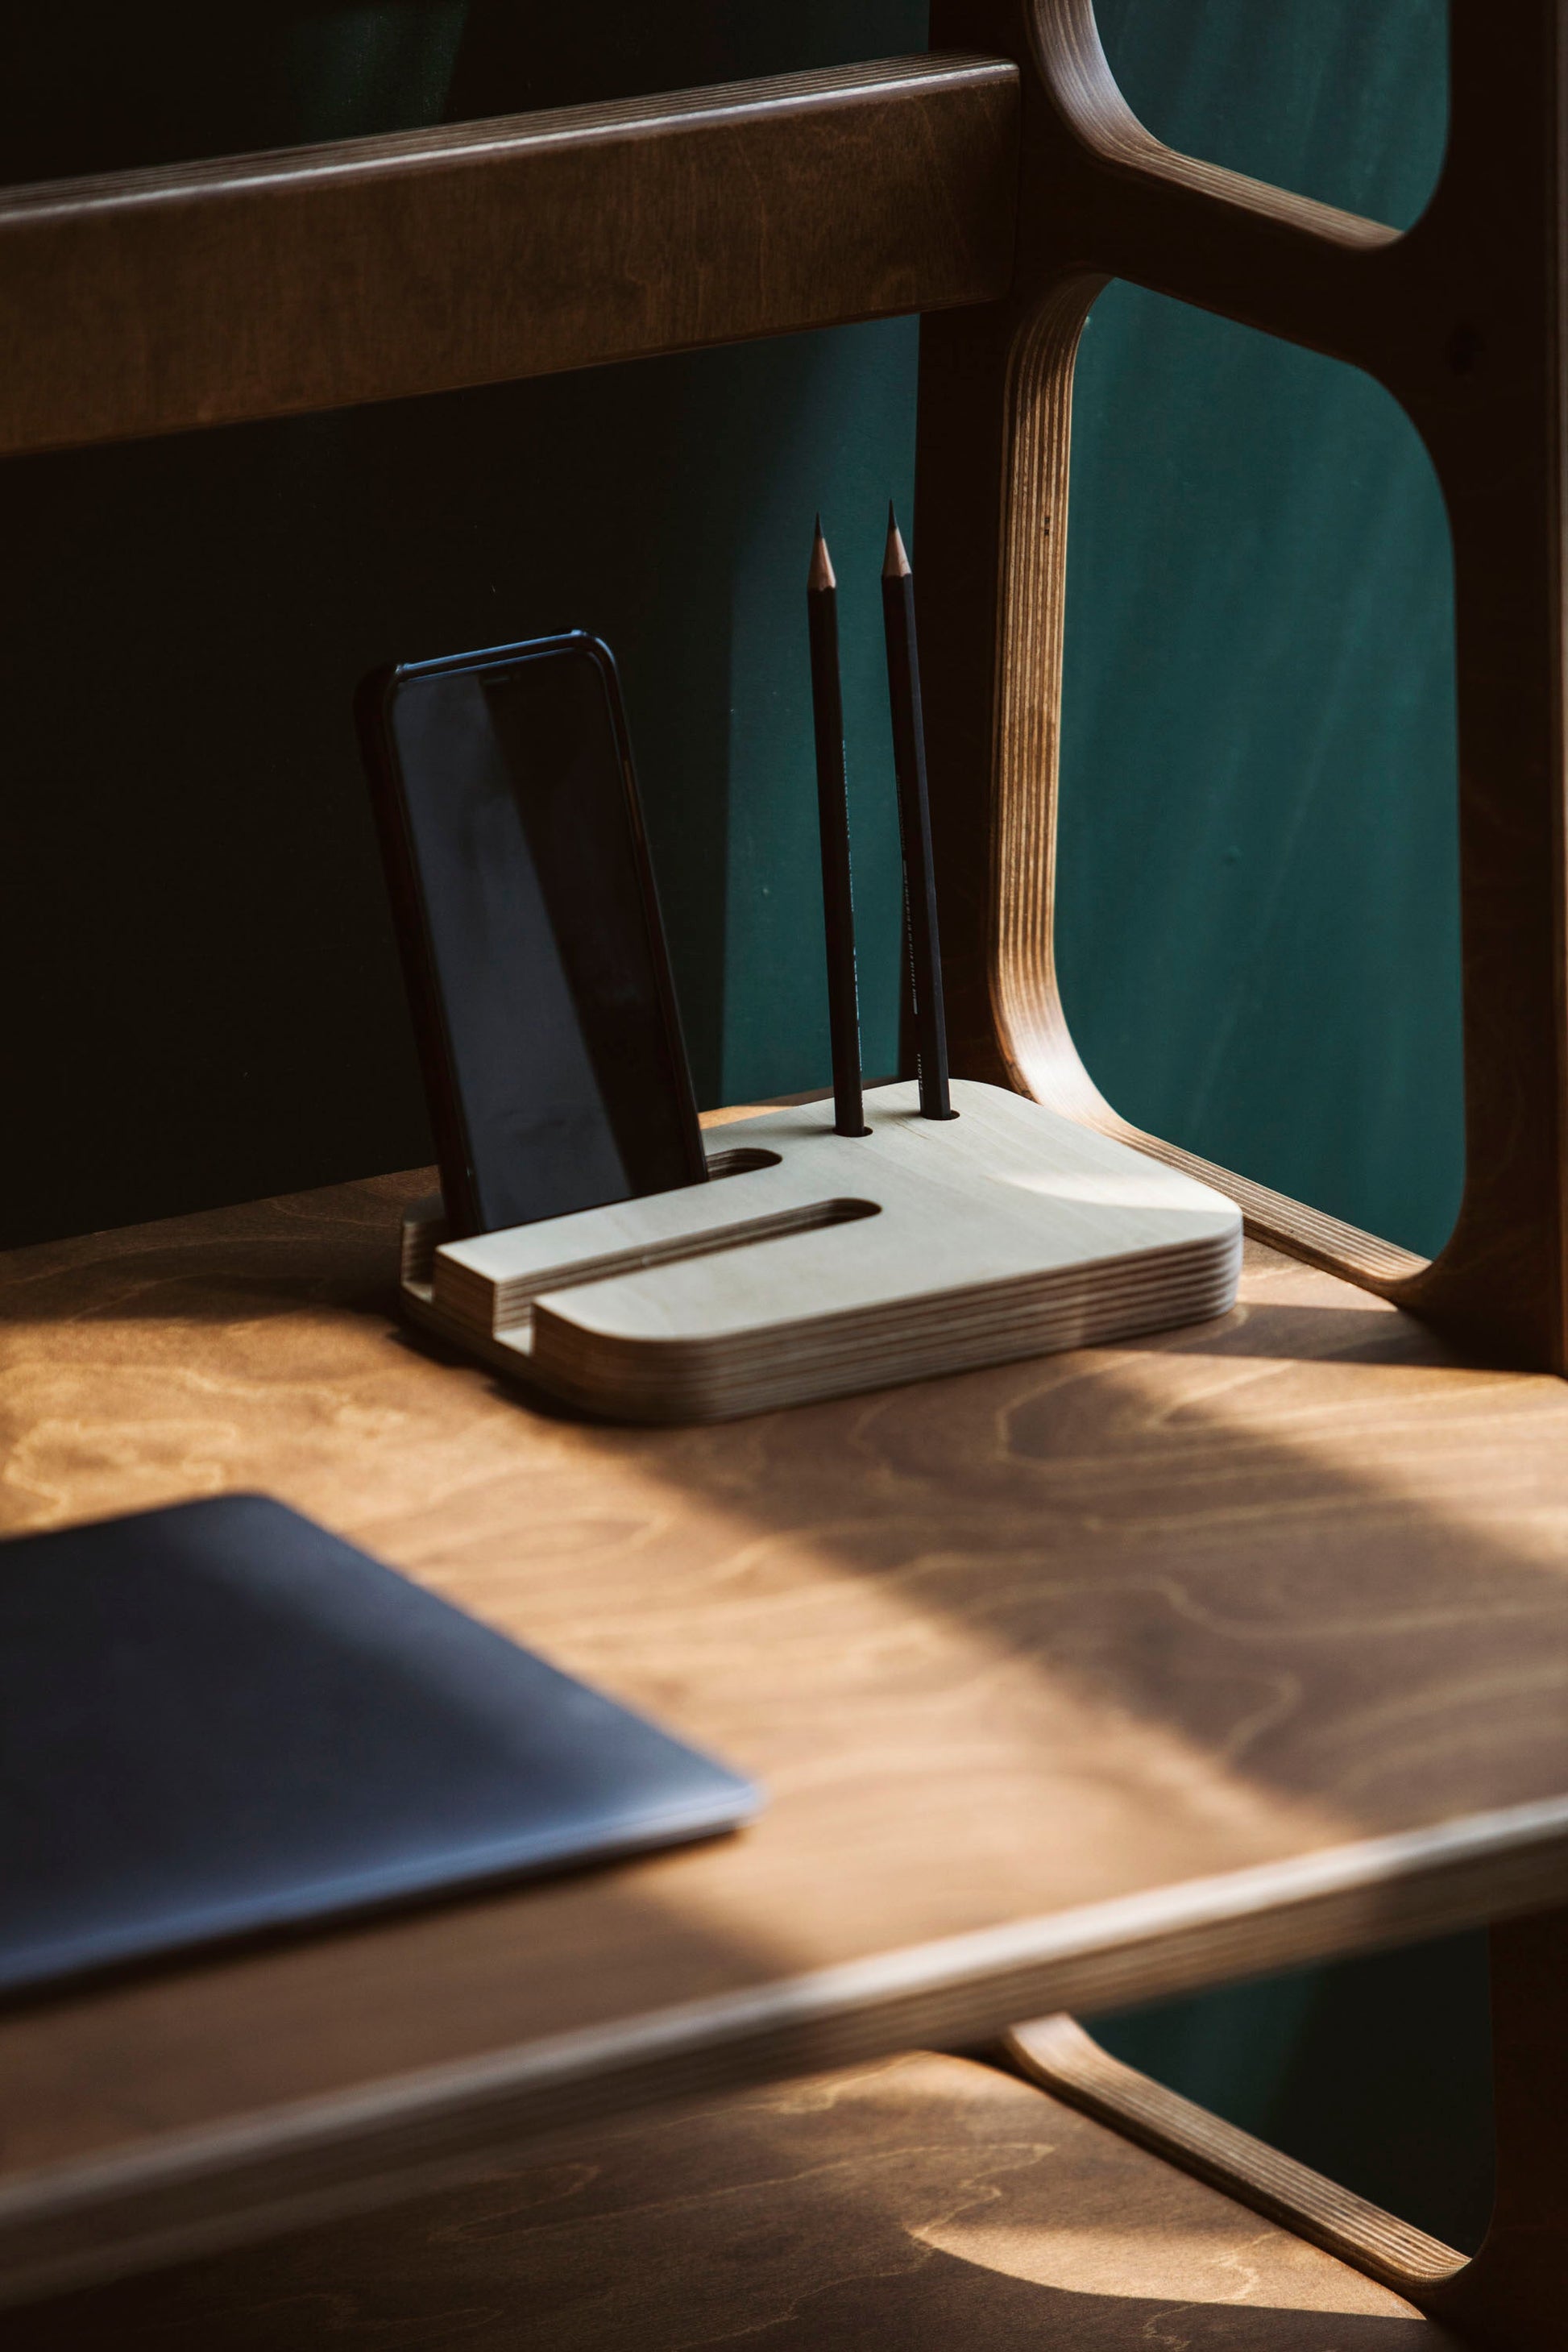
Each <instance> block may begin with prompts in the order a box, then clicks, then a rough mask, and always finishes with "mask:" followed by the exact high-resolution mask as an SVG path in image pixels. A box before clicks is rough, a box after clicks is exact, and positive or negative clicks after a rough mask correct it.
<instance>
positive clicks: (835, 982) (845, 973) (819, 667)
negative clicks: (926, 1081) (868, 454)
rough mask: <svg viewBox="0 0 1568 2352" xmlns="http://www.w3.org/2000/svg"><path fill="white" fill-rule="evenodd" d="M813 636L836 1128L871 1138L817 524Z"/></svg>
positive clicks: (826, 566) (840, 725)
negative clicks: (863, 1092)
mask: <svg viewBox="0 0 1568 2352" xmlns="http://www.w3.org/2000/svg"><path fill="white" fill-rule="evenodd" d="M805 610H806V617H807V620H808V623H809V625H810V633H811V708H812V717H813V719H814V721H815V723H816V813H817V823H818V825H819V828H820V831H821V835H822V911H823V917H824V921H825V924H826V933H827V1020H828V1031H829V1034H830V1036H831V1038H832V1043H833V1125H834V1130H835V1132H836V1133H837V1134H839V1135H869V1133H870V1132H871V1130H870V1129H869V1128H868V1126H867V1124H866V1110H865V1105H864V1103H863V1101H862V1099H861V1094H860V1011H859V1005H858V1002H857V998H856V989H855V906H854V900H853V898H852V897H851V895H850V887H849V802H848V796H847V792H846V789H845V782H844V704H843V698H842V696H841V694H840V692H839V685H838V589H837V581H836V580H835V579H834V576H833V565H832V563H831V562H830V561H829V559H828V553H827V541H826V540H825V539H824V538H823V536H822V520H821V518H820V516H819V517H818V519H817V524H816V540H815V541H814V543H813V546H812V551H811V571H810V573H809V575H808V577H807V580H806V584H805Z"/></svg>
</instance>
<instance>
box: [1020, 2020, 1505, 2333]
mask: <svg viewBox="0 0 1568 2352" xmlns="http://www.w3.org/2000/svg"><path fill="white" fill-rule="evenodd" d="M1005 2048H1006V2052H1007V2055H1008V2056H1009V2057H1010V2058H1011V2059H1012V2061H1013V2063H1014V2064H1015V2065H1016V2066H1017V2068H1018V2069H1019V2072H1020V2073H1021V2074H1024V2075H1026V2077H1027V2078H1028V2080H1029V2081H1031V2082H1036V2083H1042V2084H1045V2086H1046V2088H1047V2090H1049V2091H1053V2092H1055V2093H1056V2095H1057V2096H1058V2098H1063V2099H1067V2100H1068V2101H1069V2102H1070V2104H1071V2105H1074V2106H1075V2107H1081V2108H1082V2110H1083V2111H1084V2113H1085V2114H1086V2115H1090V2116H1096V2117H1098V2118H1099V2120H1100V2121H1101V2122H1102V2123H1106V2124H1109V2125H1110V2127H1111V2128H1112V2130H1115V2131H1120V2132H1123V2133H1125V2134H1126V2136H1127V2137H1128V2138H1130V2139H1132V2140H1135V2141H1136V2142H1137V2144H1138V2145H1139V2146H1140V2147H1146V2148H1148V2149H1150V2150H1151V2151H1152V2153H1153V2154H1155V2155H1158V2156H1162V2157H1164V2158H1167V2159H1169V2160H1170V2161H1172V2162H1173V2163H1175V2164H1177V2165H1179V2166H1181V2167H1182V2168H1183V2169H1184V2171H1187V2172H1191V2173H1194V2174H1195V2175H1196V2177H1197V2178H1198V2179H1200V2180H1206V2181H1207V2182H1208V2183H1209V2185H1210V2187H1211V2188H1216V2189H1224V2190H1226V2192H1227V2193H1228V2194H1229V2195H1230V2196H1232V2197H1236V2198H1238V2199H1239V2200H1241V2202H1242V2203H1243V2204H1245V2205H1249V2206H1251V2207H1252V2208H1253V2209H1254V2210H1256V2211H1258V2212H1260V2213H1264V2214H1266V2215H1267V2216H1268V2219H1269V2220H1270V2221H1278V2222H1279V2223H1280V2224H1281V2226H1282V2227H1283V2228H1285V2229H1288V2230H1290V2231H1293V2232H1294V2233H1295V2234H1296V2236H1298V2237H1300V2238H1305V2239H1306V2240H1307V2241H1308V2242H1310V2244H1312V2245H1315V2246H1321V2247H1322V2248H1323V2249H1324V2251H1325V2252H1329V2253H1331V2254H1333V2255H1335V2256H1336V2257H1337V2258H1338V2259H1339V2260H1340V2261H1342V2262H1348V2263H1351V2264H1352V2266H1353V2267H1354V2268H1355V2269H1357V2270H1360V2271H1364V2272H1365V2273H1367V2275H1368V2276H1369V2277H1371V2278H1374V2279H1376V2280H1377V2281H1378V2282H1379V2283H1380V2284H1382V2285H1384V2286H1386V2287H1389V2288H1391V2289H1392V2290H1393V2291H1394V2293H1395V2294H1402V2295H1408V2296H1411V2297H1413V2298H1415V2299H1416V2300H1419V2298H1420V2297H1421V2296H1422V2295H1423V2294H1428V2293H1430V2291H1431V2290H1432V2289H1433V2288H1434V2287H1435V2286H1439V2285H1444V2286H1446V2285H1447V2283H1448V2282H1449V2281H1450V2280H1451V2279H1454V2278H1455V2277H1456V2275H1457V2274H1458V2273H1459V2272H1461V2271H1463V2270H1465V2269H1466V2267H1467V2263H1466V2258H1465V2256H1464V2255H1463V2254H1461V2253H1457V2252H1455V2250H1454V2248H1453V2247H1452V2246H1445V2245H1444V2244H1442V2243H1441V2242H1440V2241H1439V2240H1437V2239H1436V2238H1432V2237H1428V2236H1427V2234H1426V2231H1424V2230H1417V2229H1415V2228H1413V2227H1412V2225H1411V2224H1410V2223H1409V2222H1408V2221H1400V2220H1399V2219H1398V2217H1397V2215H1395V2214H1393V2213H1385V2212H1384V2211H1383V2210H1382V2208H1381V2207H1379V2206H1376V2205H1373V2204H1371V2203H1369V2202H1368V2200H1366V2199H1365V2198H1364V2197H1357V2196H1356V2195H1355V2194H1354V2193H1353V2192H1352V2190H1351V2189H1342V2188H1341V2186H1340V2184H1339V2182H1338V2181H1336V2180H1328V2179H1324V2177H1323V2175H1322V2174H1321V2172H1313V2171H1311V2170H1310V2168H1309V2167H1308V2166H1306V2165H1304V2164H1298V2163H1297V2162H1296V2161H1295V2159H1294V2158H1292V2157H1289V2156H1282V2155H1281V2154H1280V2152H1279V2149H1278V2148H1276V2147H1268V2144H1267V2142H1266V2141H1263V2140H1260V2139H1254V2138H1253V2137H1252V2135H1251V2133H1250V2132H1244V2131H1240V2130H1238V2129H1237V2126H1236V2125H1235V2124H1228V2123H1226V2122H1225V2121H1224V2120H1223V2118H1222V2117H1220V2116H1215V2115H1211V2114H1210V2113H1209V2112H1208V2110H1207V2108H1206V2107H1200V2106H1195V2105H1194V2104H1193V2102H1192V2101H1191V2100H1190V2099H1184V2098H1182V2097H1181V2096H1180V2095H1179V2094H1178V2093H1176V2092H1174V2091H1170V2090H1167V2089H1166V2087H1165V2085H1164V2084H1163V2083H1156V2082H1153V2081H1152V2080H1151V2079H1150V2077H1149V2076H1148V2075H1147V2074H1140V2073H1139V2072H1138V2069H1137V2068H1136V2067H1135V2066H1124V2065H1123V2064H1122V2063H1121V2060H1120V2059H1119V2058H1113V2057H1112V2056H1111V2055H1110V2052H1109V2051H1107V2050H1102V2049H1101V2048H1100V2044H1099V2042H1096V2041H1095V2039H1094V2037H1093V2036H1092V2034H1089V2033H1086V2032H1084V2030H1083V2028H1082V2026H1081V2025H1079V2023H1078V2021H1077V2020H1076V2019H1075V2018H1071V2017H1066V2016H1057V2017H1039V2018H1032V2019H1031V2020H1030V2021H1029V2022H1028V2023H1027V2024H1026V2025H1016V2026H1015V2027H1014V2028H1013V2030H1012V2031H1011V2032H1010V2033H1009V2034H1008V2035H1007V2037H1006V2042H1005Z"/></svg>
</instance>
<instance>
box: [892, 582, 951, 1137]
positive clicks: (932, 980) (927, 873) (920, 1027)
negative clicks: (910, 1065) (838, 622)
mask: <svg viewBox="0 0 1568 2352" xmlns="http://www.w3.org/2000/svg"><path fill="white" fill-rule="evenodd" d="M882 625H883V632H884V635H885V636H886V639H887V647H888V699H889V704H890V706H891V709H892V719H893V772H894V776H895V778H896V780H897V783H898V793H899V835H900V841H901V842H902V845H903V858H904V908H905V916H906V919H907V921H908V925H909V943H910V970H911V971H912V973H913V977H914V997H915V1055H916V1071H917V1075H918V1076H919V1079H920V1097H921V1118H953V1117H954V1116H955V1114H954V1111H953V1108H952V1100H951V1097H950V1095H949V1091H948V1069H947V1015H946V1011H945V1008H944V1005H943V1003H942V946H941V938H940V934H939V932H938V929H937V913H936V876H935V873H934V871H933V869H932V861H931V799H930V794H929V793H928V791H927V788H926V757H925V725H924V720H923V718H922V715H921V668H920V649H919V645H918V641H917V639H916V635H915V583H914V578H913V575H912V574H911V573H910V572H901V573H889V572H883V574H882Z"/></svg>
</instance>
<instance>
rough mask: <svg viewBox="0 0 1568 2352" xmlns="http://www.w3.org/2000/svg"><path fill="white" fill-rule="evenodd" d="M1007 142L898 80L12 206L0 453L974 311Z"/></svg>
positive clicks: (707, 92)
mask: <svg viewBox="0 0 1568 2352" xmlns="http://www.w3.org/2000/svg"><path fill="white" fill-rule="evenodd" d="M1016 129H1017V76H1016V71H1015V69H1014V68H1013V67H1012V66H1011V65H1008V64H1005V63H995V62H987V61H985V60H984V59H973V58H968V59H966V58H943V59H941V60H936V59H932V58H891V59H888V60H885V61H883V62H880V63H878V64H873V65H868V66H857V67H851V68H838V69H834V70H831V71H824V72H817V73H805V74H790V75H784V76H780V77H777V78H775V79H770V80H766V81H755V82H737V83H732V84H728V85H725V86H724V87H722V88H720V89H701V90H686V91H680V92H678V93H676V94H675V95H674V96H672V97H663V98H650V99H628V100H618V101H616V102H615V103H613V104H608V105H602V106H582V107H569V108H564V109H561V110H556V111H553V112H551V113H543V114H534V115H511V116H507V117H504V118H502V119H500V120H498V121H489V122H471V123H464V124H460V125H458V126H455V127H452V128H448V129H444V130H440V131H411V132H406V133H399V134H395V135H392V136H387V137H383V138H378V139H358V140H348V141H344V142H341V143H339V144H337V145H333V146H323V147H300V148H289V149H287V150H284V151H281V152H279V153H276V154H266V155H253V156H239V157H232V156H231V157H226V158H224V159H222V160H221V161H219V162H217V163H197V164H180V165H175V166H173V167H170V168H168V169H165V170H161V171H142V172H128V173H115V174H112V175H109V176H106V177H103V178H100V179H92V180H78V181H52V182H48V183H45V184H40V185H38V186H37V187H32V188H23V189H12V190H9V191H7V192H5V195H4V197H3V198H0V315H3V316H4V318H5V339H6V350H7V364H6V369H5V380H4V384H3V385H0V455H5V454H10V453H14V452H16V451H22V450H28V449H47V448H59V447H64V446H71V445H73V444H80V443H87V442H94V441H107V440H116V439H121V438H123V437H125V436H130V435H137V434H150V433H171V432H178V431H181V430H184V429H185V428H186V427H189V426H192V425H218V424H225V423H227V422H230V421H232V420H234V419H237V418H241V417H259V416H278V415H289V414H294V413H298V412H300V411H304V410H310V409H322V408H333V407H341V406H343V405H344V404H349V403H353V402H356V401H368V400H391V399H398V398H402V397H405V396H406V395H407V394H413V393H425V392H442V391H450V390H453V389H455V388H457V387H458V386H461V385H465V384H479V383H500V382H501V381H503V380H506V379H510V378H514V377H519V376H531V375H545V374H550V373H555V372H556V371H558V370H561V369H565V368H577V367H587V366H592V365H597V364H601V363H603V362H605V361H610V360H625V359H635V358H642V357H646V356H647V355H649V354H650V353H654V352H668V351H677V350H691V349H695V348H697V347H698V346H700V345H702V344H707V343H721V342H733V341H740V340H742V339H743V338H746V337H749V336H755V335H776V334H789V333H794V332H796V331H799V330H801V329H804V328H809V327H826V326H831V325H835V324H837V323H838V322H840V321H842V320H850V319H867V318H881V317H887V316H891V315H893V314H896V313H899V312H903V311H912V310H931V309H941V308H942V306H943V305H944V304H946V303H949V302H975V301H983V300H984V299H987V298H989V297H994V296H995V295H997V294H999V293H1001V292H1002V291H1003V290H1004V289H1005V286H1006V284H1007V279H1008V275H1009V272H1010V269H1011V266H1012V235H1013V200H1014V190H1015V182H1016Z"/></svg>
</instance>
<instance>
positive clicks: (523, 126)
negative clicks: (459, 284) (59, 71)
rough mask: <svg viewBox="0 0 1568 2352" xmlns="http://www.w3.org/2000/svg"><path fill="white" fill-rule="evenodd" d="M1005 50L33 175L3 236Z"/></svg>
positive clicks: (860, 93)
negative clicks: (39, 223) (129, 166)
mask: <svg viewBox="0 0 1568 2352" xmlns="http://www.w3.org/2000/svg"><path fill="white" fill-rule="evenodd" d="M1017 72H1018V69H1017V68H1016V65H1014V64H1013V62H1012V61H1011V59H1010V58H991V57H982V56H979V55H971V54H969V53H967V52H964V51H952V52H948V53H944V54H941V55H938V54H935V53H931V52H925V51H922V52H918V53H915V54H912V55H909V56H905V57H895V58H869V59H868V60H867V61H866V62H865V63H864V64H858V65H847V66H824V67H814V68H807V69H806V70H805V71H804V72H800V73H790V74H763V75H759V76H757V77H756V78H754V79H752V80H749V81H731V82H710V83H705V84H703V85H701V86H700V87H699V88H697V89H676V90H657V91H650V92H647V94H645V95H641V96H638V97H635V98H616V99H606V100H595V101H592V102H590V103H588V104H585V105H581V106H554V107H542V108H540V109H539V110H537V111H535V112H532V113H521V114H495V115H487V116H484V117H482V118H479V119H477V120H475V121H468V122H452V123H442V124H439V125H437V126H436V127H434V128H431V129H427V130H419V131H380V132H376V133H373V134H372V135H371V136H369V137H367V138H361V139H329V140H317V141H314V142H310V144H308V145H304V146H299V147H267V148H258V149H255V150H252V151H247V152H244V153H236V154H227V155H215V156H204V157H201V158H199V159H197V160H195V161H193V162H190V163H161V164H148V165H142V166H141V167H139V168H137V169H134V170H132V171H126V172H102V173H90V174H85V175H82V176H80V177H78V178H74V179H62V180H30V181H26V182H17V183H16V184H13V185H9V186H3V187H0V236H3V235H4V234H5V231H6V230H7V229H10V228H12V227H13V226H20V227H25V226H28V225H29V224H30V223H32V222H33V221H36V220H37V219H39V218H45V217H47V216H48V215H51V214H65V215H71V216H73V217H79V216H81V215H84V214H88V213H92V212H110V213H112V212H119V211H121V210H124V209H127V208H129V207H131V206H135V207H136V208H137V209H141V208H142V206H145V205H153V206H157V205H184V204H188V203H192V202H200V201H202V200H204V199H206V200H210V199H211V198H213V197H215V196H218V197H221V196H225V195H229V194H243V193H246V192H247V191H248V190H250V189H252V188H259V187H266V186H285V185H292V184H298V183H300V182H304V183H308V184H322V183H323V182H325V181H327V180H339V181H341V180H344V179H384V178H396V179H401V178H405V177H406V176H408V175H409V174H411V173H417V172H424V171H436V170H440V169H442V168H443V167H445V166H446V165H447V164H458V165H460V164H463V163H469V162H472V161H475V160H478V159H480V158H483V157H497V156H506V155H518V154H528V153H534V152H539V151H542V150H543V149H546V148H550V147H574V148H583V147H586V146H593V145H595V144H598V143H600V142H604V141H605V140H609V139H619V138H624V137H625V136H626V132H627V131H643V132H649V133H653V134H656V135H657V134H667V135H668V134H671V133H677V132H679V131H684V130H687V129H689V128H690V127H691V126H692V124H693V123H695V122H697V121H705V122H710V123H712V122H719V121H732V122H739V121H745V120H746V118H747V117H748V116H752V115H757V114H766V115H768V116H769V117H771V118H772V119H773V120H775V121H776V120H777V118H778V117H779V116H780V115H781V114H788V113H811V114H823V113H829V112H832V111H833V110H835V108H837V107H843V106H852V105H855V104H857V103H858V102H859V101H860V100H863V99H865V98H867V97H868V96H873V95H885V94H889V93H890V92H892V91H894V90H896V89H900V88H901V89H906V90H907V91H908V93H909V95H910V97H911V98H912V97H914V96H916V95H918V93H919V92H920V91H921V90H922V89H923V90H935V91H938V92H942V91H945V90H950V89H962V88H963V87H965V86H979V85H984V84H986V83H992V84H1007V83H1013V82H1016V79H1017Z"/></svg>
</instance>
